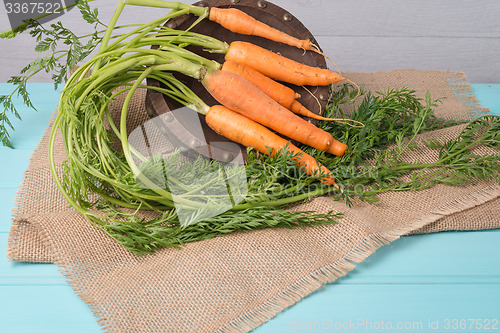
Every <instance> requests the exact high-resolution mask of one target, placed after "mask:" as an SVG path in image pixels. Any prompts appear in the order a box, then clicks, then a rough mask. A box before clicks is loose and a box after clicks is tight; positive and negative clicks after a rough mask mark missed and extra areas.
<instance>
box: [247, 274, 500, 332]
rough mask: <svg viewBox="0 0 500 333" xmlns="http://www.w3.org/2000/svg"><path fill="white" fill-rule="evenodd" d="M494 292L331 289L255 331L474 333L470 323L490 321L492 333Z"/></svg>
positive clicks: (484, 288)
mask: <svg viewBox="0 0 500 333" xmlns="http://www.w3.org/2000/svg"><path fill="white" fill-rule="evenodd" d="M499 287H500V285H494V286H492V285H475V284H472V285H456V284H444V285H442V284H437V285H419V284H415V285H398V284H391V285H376V286H373V285H346V284H343V283H339V284H331V285H328V286H326V287H325V288H323V289H321V290H319V291H318V292H316V293H314V294H312V295H310V296H308V297H306V298H305V299H303V300H301V301H300V302H299V303H297V304H295V305H294V306H292V307H291V308H288V309H286V310H284V311H283V312H281V313H279V314H278V315H277V316H276V317H275V318H273V319H272V320H271V321H269V322H267V323H265V324H264V325H262V326H260V327H259V328H257V329H256V330H254V332H255V333H285V332H293V331H304V332H320V331H321V332H322V331H325V332H330V331H344V332H387V331H397V332H403V331H404V332H447V331H450V332H457V331H460V332H473V331H477V329H475V327H476V326H475V325H476V323H475V322H474V320H480V321H482V322H483V323H485V322H486V321H487V320H489V321H490V324H489V325H490V328H489V329H488V331H493V332H496V331H498V330H500V322H499V321H500V315H499V312H498V309H499V308H500V302H499V300H500V288H499ZM454 319H457V320H458V321H459V322H458V323H457V324H458V325H460V321H461V320H464V321H465V327H463V328H455V329H452V327H451V325H454V321H453V320H454ZM384 323H385V324H384ZM431 324H432V326H430V325H431ZM492 324H493V325H495V326H494V327H495V329H494V330H493V329H492ZM469 325H472V327H470V326H469Z"/></svg>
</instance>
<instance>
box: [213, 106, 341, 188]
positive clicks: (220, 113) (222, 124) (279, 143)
mask: <svg viewBox="0 0 500 333" xmlns="http://www.w3.org/2000/svg"><path fill="white" fill-rule="evenodd" d="M205 120H206V122H207V124H208V126H210V128H212V129H213V130H214V131H216V132H217V133H219V134H220V135H223V136H225V137H226V138H228V139H229V140H232V141H234V142H237V143H240V144H242V145H244V146H245V147H252V148H255V149H256V150H258V151H259V152H261V153H263V154H266V155H269V154H270V153H271V155H272V156H276V154H277V153H278V152H279V151H280V150H282V149H284V148H285V147H286V145H287V144H288V149H289V151H291V152H293V153H294V154H300V155H298V156H297V157H296V158H294V159H295V161H296V162H297V164H298V165H299V166H301V167H303V168H304V169H305V171H306V172H307V174H309V175H314V174H315V173H317V174H319V173H322V174H325V175H328V176H324V177H323V178H322V179H321V182H322V183H325V184H328V185H333V186H335V187H337V188H338V185H337V184H336V183H335V177H334V176H333V175H332V172H331V171H330V170H328V169H327V168H326V167H325V166H323V165H321V164H319V163H318V162H317V161H316V160H315V159H314V158H313V157H312V156H311V155H308V154H306V153H305V152H303V151H302V150H301V149H299V148H298V147H296V146H294V145H293V144H292V143H291V142H290V141H287V140H285V139H283V138H282V137H280V136H278V135H277V134H275V133H273V132H271V131H270V130H269V129H267V128H265V127H264V126H262V125H260V124H258V123H256V122H254V121H253V120H251V119H249V118H247V117H245V116H243V115H241V114H238V113H236V112H234V111H231V110H229V109H228V108H226V107H224V106H222V105H215V106H212V107H211V108H210V109H209V110H208V112H207V114H206V116H205ZM269 148H270V149H271V152H270V151H269Z"/></svg>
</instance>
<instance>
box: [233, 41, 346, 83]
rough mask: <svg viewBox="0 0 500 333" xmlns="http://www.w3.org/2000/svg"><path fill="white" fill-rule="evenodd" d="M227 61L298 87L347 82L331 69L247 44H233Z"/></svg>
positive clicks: (238, 42) (235, 42)
mask: <svg viewBox="0 0 500 333" xmlns="http://www.w3.org/2000/svg"><path fill="white" fill-rule="evenodd" d="M225 59H226V60H229V61H234V62H237V63H240V64H243V65H246V66H249V67H252V68H253V69H255V70H257V71H258V72H260V73H262V74H264V75H266V76H268V77H270V78H272V79H275V80H278V81H283V82H288V83H292V84H295V85H297V86H303V85H310V86H326V85H330V84H332V83H336V82H340V81H343V80H346V78H344V77H342V76H340V75H339V74H337V73H335V72H332V71H330V70H329V69H326V68H318V67H312V66H307V65H304V64H301V63H299V62H297V61H294V60H292V59H289V58H286V57H283V56H281V55H278V54H276V53H274V52H272V51H269V50H266V49H264V48H262V47H260V46H257V45H254V44H251V43H247V42H241V41H234V42H232V43H231V44H230V45H229V49H228V51H227V53H226V56H225Z"/></svg>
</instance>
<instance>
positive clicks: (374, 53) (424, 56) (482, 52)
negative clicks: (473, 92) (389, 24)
mask: <svg viewBox="0 0 500 333" xmlns="http://www.w3.org/2000/svg"><path fill="white" fill-rule="evenodd" d="M318 43H319V44H320V45H321V47H322V48H323V51H324V52H325V53H326V54H328V55H329V56H330V57H331V58H332V59H333V60H334V61H335V62H336V64H337V65H338V66H339V68H340V70H341V71H352V72H377V71H385V70H391V69H400V68H413V69H423V70H443V71H445V70H448V69H449V70H453V71H463V72H465V74H466V75H467V76H468V81H469V82H471V83H483V84H486V83H500V66H497V65H495V64H494V63H493V62H492V59H497V58H498V50H500V38H496V39H493V38H492V39H489V38H447V39H446V38H431V37H422V38H413V37H377V38H373V37H356V38H351V37H335V36H320V37H319V38H318ZM329 66H330V67H332V66H331V65H329Z"/></svg>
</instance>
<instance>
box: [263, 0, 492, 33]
mask: <svg viewBox="0 0 500 333" xmlns="http://www.w3.org/2000/svg"><path fill="white" fill-rule="evenodd" d="M272 2H273V3H274V4H276V5H278V6H281V7H283V8H285V9H286V10H288V11H289V12H290V13H292V14H293V15H294V16H296V17H297V18H298V19H299V20H300V21H301V22H302V23H303V24H304V25H305V26H307V27H308V28H309V30H311V32H312V33H313V34H314V35H315V36H347V37H356V36H358V37H366V36H371V37H423V36H425V37H457V38H462V37H476V38H484V37H498V36H500V22H499V20H498V12H499V10H500V3H499V2H498V1H495V0H481V1H459V2H457V1H454V0H440V1H433V0H420V1H412V0H385V1H371V0H357V1H350V0H341V1H338V0H337V1H334V2H333V1H331V0H295V1H290V0H274V1H272Z"/></svg>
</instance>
